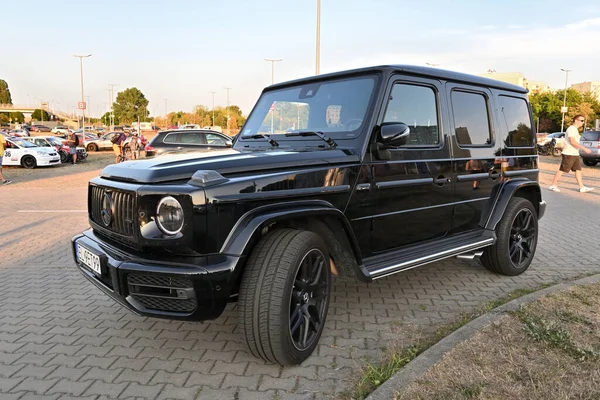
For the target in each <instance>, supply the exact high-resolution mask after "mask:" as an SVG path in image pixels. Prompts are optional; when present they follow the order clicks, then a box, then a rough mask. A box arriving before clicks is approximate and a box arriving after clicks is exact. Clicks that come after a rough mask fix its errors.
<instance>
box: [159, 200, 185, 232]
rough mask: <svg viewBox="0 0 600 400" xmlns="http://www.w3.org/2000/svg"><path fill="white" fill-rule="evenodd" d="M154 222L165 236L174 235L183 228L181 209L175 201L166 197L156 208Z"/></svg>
mask: <svg viewBox="0 0 600 400" xmlns="http://www.w3.org/2000/svg"><path fill="white" fill-rule="evenodd" d="M156 222H157V223H158V227H159V228H160V230H161V231H163V232H164V233H166V234H167V235H176V234H178V233H179V232H181V229H182V228H183V207H181V204H180V203H179V202H178V201H177V199H175V198H173V197H171V196H167V197H163V199H162V200H161V201H160V203H158V207H156Z"/></svg>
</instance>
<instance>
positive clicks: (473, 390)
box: [460, 383, 485, 399]
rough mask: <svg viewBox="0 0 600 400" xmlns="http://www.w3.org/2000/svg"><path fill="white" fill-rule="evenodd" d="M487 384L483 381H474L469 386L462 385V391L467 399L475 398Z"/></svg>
mask: <svg viewBox="0 0 600 400" xmlns="http://www.w3.org/2000/svg"><path fill="white" fill-rule="evenodd" d="M484 386H485V385H484V384H483V383H474V384H472V385H469V386H462V387H461V388H460V393H461V394H462V395H463V396H464V397H465V398H467V399H474V398H476V397H477V396H479V395H480V394H481V389H483V387H484Z"/></svg>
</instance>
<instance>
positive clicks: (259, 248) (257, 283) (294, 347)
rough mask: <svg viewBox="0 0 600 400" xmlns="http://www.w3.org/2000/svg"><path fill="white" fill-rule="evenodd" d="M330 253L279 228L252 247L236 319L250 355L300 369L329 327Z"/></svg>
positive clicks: (316, 241)
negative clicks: (326, 325) (327, 321)
mask: <svg viewBox="0 0 600 400" xmlns="http://www.w3.org/2000/svg"><path fill="white" fill-rule="evenodd" d="M330 293H331V273H330V270H329V252H328V251H327V247H326V246H325V244H324V243H323V240H322V239H321V238H320V237H319V236H318V235H317V234H315V233H313V232H308V231H300V230H294V229H277V230H275V231H273V232H271V233H269V234H268V235H267V236H265V237H263V238H262V239H261V240H260V241H259V242H258V244H257V245H256V246H255V247H254V249H253V251H252V253H251V255H250V257H249V259H248V262H247V264H246V268H245V270H244V274H243V277H242V283H241V285H240V292H239V299H238V319H239V321H240V325H241V328H242V332H243V335H244V336H245V338H246V343H247V345H248V348H249V349H250V351H251V352H252V354H253V355H254V356H256V357H260V358H262V359H264V360H265V361H269V362H272V363H279V364H282V365H296V364H300V363H301V362H302V361H304V360H306V359H307V358H308V357H309V356H310V355H311V354H312V352H313V350H314V349H315V347H316V346H317V344H318V342H319V338H320V337H321V333H322V332H323V328H324V326H325V320H326V317H327V309H328V307H329V297H330Z"/></svg>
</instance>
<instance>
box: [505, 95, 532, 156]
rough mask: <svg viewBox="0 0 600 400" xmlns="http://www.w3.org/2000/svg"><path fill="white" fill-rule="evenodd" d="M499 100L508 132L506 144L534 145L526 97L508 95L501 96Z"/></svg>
mask: <svg viewBox="0 0 600 400" xmlns="http://www.w3.org/2000/svg"><path fill="white" fill-rule="evenodd" d="M498 100H499V103H500V111H501V112H502V115H503V116H504V122H505V123H506V128H507V132H508V137H507V138H506V145H507V146H509V147H531V146H533V130H532V129H531V120H530V119H529V109H528V108H527V102H526V101H525V100H524V99H519V98H516V97H508V96H499V97H498Z"/></svg>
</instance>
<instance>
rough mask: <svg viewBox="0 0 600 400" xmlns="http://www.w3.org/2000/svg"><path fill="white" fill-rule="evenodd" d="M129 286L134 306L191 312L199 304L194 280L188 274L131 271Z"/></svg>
mask: <svg viewBox="0 0 600 400" xmlns="http://www.w3.org/2000/svg"><path fill="white" fill-rule="evenodd" d="M127 287H128V290H129V294H130V296H131V298H132V299H133V300H135V302H133V304H134V306H136V303H137V304H139V305H141V306H143V307H145V308H146V309H148V310H156V311H166V312H175V313H190V312H192V311H194V310H195V309H196V306H197V301H196V295H195V292H194V287H193V284H192V281H191V280H190V279H189V278H188V277H186V276H177V275H167V274H139V273H130V274H128V275H127ZM137 307H138V308H139V306H137Z"/></svg>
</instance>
